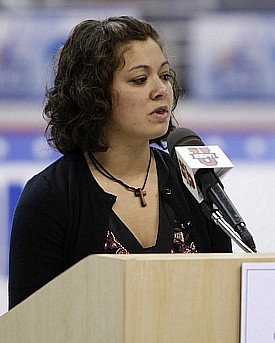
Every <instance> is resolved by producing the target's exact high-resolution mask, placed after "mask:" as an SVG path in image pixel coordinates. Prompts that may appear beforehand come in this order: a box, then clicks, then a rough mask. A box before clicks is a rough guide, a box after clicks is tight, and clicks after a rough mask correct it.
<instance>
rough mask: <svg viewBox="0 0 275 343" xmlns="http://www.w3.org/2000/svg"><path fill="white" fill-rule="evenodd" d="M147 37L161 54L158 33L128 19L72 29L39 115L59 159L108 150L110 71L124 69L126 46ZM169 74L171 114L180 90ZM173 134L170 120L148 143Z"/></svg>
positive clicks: (172, 73) (137, 21)
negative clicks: (74, 153)
mask: <svg viewBox="0 0 275 343" xmlns="http://www.w3.org/2000/svg"><path fill="white" fill-rule="evenodd" d="M149 37H151V38H152V39H153V40H154V41H155V42H157V44H158V45H159V46H160V48H161V50H162V51H163V47H162V44H161V42H160V37H159V34H158V32H157V31H156V30H155V29H154V28H153V27H152V26H151V25H150V24H149V23H148V22H146V21H143V20H138V19H135V18H133V17H128V16H121V17H111V18H109V19H105V20H103V21H98V20H85V21H83V22H81V23H79V24H78V25H77V26H76V27H75V28H74V29H73V31H72V32H71V33H70V35H69V37H68V39H67V41H66V43H65V44H64V46H63V47H62V48H61V49H60V51H59V53H58V54H57V56H56V57H57V65H56V67H57V71H56V76H55V80H54V85H53V87H52V88H50V89H48V90H47V91H46V104H45V108H44V111H43V116H44V118H45V119H46V120H47V127H46V130H45V136H46V138H47V141H48V143H49V144H50V146H52V147H53V148H54V149H57V150H58V151H59V152H61V153H63V154H65V153H68V152H71V151H74V150H79V149H81V150H83V151H91V152H95V151H106V150H107V149H108V141H107V139H106V137H105V136H104V128H105V126H106V123H107V122H108V120H109V118H110V116H111V113H112V99H111V94H110V85H111V82H112V80H113V75H114V72H115V71H116V70H117V69H118V68H119V67H120V66H121V65H123V63H124V59H123V53H124V52H125V51H126V50H127V48H128V46H129V44H130V43H131V41H134V40H140V41H145V40H147V39H148V38H149ZM171 75H172V78H171V82H172V87H173V96H174V103H173V110H174V109H175V107H176V104H177V101H178V98H179V94H180V89H179V85H178V82H177V80H176V74H175V72H174V71H173V70H171ZM173 129H174V125H173V124H172V119H170V123H169V128H168V131H167V133H166V134H165V136H163V137H160V138H158V139H154V140H152V141H151V143H152V142H155V143H157V144H161V141H162V140H163V139H164V138H165V137H166V136H167V135H168V133H170V132H171V131H172V130H173Z"/></svg>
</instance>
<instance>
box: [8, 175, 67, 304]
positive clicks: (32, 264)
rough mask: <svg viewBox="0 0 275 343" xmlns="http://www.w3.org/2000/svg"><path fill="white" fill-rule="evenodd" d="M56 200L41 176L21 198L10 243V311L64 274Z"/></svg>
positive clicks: (61, 228)
mask: <svg viewBox="0 0 275 343" xmlns="http://www.w3.org/2000/svg"><path fill="white" fill-rule="evenodd" d="M57 197H58V194H56V192H55V191H54V189H52V187H51V185H50V184H49V183H48V181H47V180H46V179H44V178H43V177H41V176H40V177H34V178H33V179H31V180H30V181H29V182H28V183H27V184H26V186H25V188H24V190H23V192H22V194H21V197H20V199H19V202H18V204H17V207H16V210H15V213H14V217H13V224H12V232H11V240H10V260H9V308H12V307H14V306H15V305H17V304H18V303H19V302H21V301H22V300H24V299H25V298H27V297H28V296H29V295H30V294H32V293H34V292H35V291H36V290H38V289H39V288H40V287H41V286H43V285H44V284H45V283H47V282H48V281H50V280H51V279H53V278H54V277H55V276H57V275H58V274H60V273H61V272H62V271H63V255H64V239H65V232H64V216H62V212H64V211H62V209H61V208H60V204H62V201H60V199H58V201H57ZM57 203H58V205H57ZM62 222H63V223H62Z"/></svg>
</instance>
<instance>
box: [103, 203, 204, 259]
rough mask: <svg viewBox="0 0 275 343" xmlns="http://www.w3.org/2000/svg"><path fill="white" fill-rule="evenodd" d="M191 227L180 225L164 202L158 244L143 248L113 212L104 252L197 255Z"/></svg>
mask: <svg viewBox="0 0 275 343" xmlns="http://www.w3.org/2000/svg"><path fill="white" fill-rule="evenodd" d="M191 225H192V223H190V222H188V223H186V224H185V225H184V224H183V223H179V221H178V220H177V218H176V216H175V213H174V211H173V210H172V209H171V207H170V206H169V205H168V204H167V203H166V202H164V201H162V202H161V204H160V220H159V229H158V235H157V240H156V244H155V245H154V246H152V247H149V248H143V247H142V245H141V244H140V243H139V241H138V240H137V239H136V237H135V236H134V235H133V234H132V232H131V231H130V230H129V229H128V228H127V227H126V226H125V224H124V223H123V222H122V221H121V220H120V218H119V217H118V216H117V215H116V214H115V213H114V212H113V214H112V216H111V219H110V225H109V228H110V229H109V230H108V232H107V237H106V242H105V247H104V250H105V252H106V253H113V254H129V253H196V252H197V249H196V246H195V243H194V242H193V240H192V237H191V236H190V234H189V233H188V227H189V226H191Z"/></svg>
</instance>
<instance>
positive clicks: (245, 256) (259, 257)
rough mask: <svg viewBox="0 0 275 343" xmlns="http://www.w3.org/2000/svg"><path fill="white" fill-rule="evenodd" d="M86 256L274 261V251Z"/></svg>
mask: <svg viewBox="0 0 275 343" xmlns="http://www.w3.org/2000/svg"><path fill="white" fill-rule="evenodd" d="M87 258H96V259H98V258H99V259H113V260H121V261H181V260H185V261H186V260H193V261H194V260H196V261H197V260H244V262H246V261H249V260H253V261H258V262H261V261H262V262H264V261H266V260H270V261H275V253H257V254H250V253H198V254H127V255H113V254H95V255H90V256H88V257H87Z"/></svg>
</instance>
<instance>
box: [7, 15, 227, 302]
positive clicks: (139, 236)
mask: <svg viewBox="0 0 275 343" xmlns="http://www.w3.org/2000/svg"><path fill="white" fill-rule="evenodd" d="M178 96H179V88H178V85H177V81H176V78H175V73H174V72H173V70H172V69H171V68H170V66H169V62H168V60H167V58H166V57H165V54H164V51H163V47H162V45H161V43H160V41H159V35H158V33H157V32H156V30H155V29H154V28H153V27H152V26H151V25H149V24H148V23H147V22H145V21H141V20H137V19H134V18H132V17H118V18H109V19H107V20H103V21H96V20H87V21H84V22H82V23H80V24H79V25H77V26H76V27H75V29H74V30H73V32H72V33H71V35H70V36H69V38H68V40H67V42H66V43H65V45H64V47H63V48H62V49H61V51H60V54H59V59H58V66H57V74H56V78H55V83H54V86H53V88H51V89H50V90H49V91H48V92H47V103H46V106H45V111H44V115H45V117H46V118H47V119H48V126H47V133H48V141H49V143H50V144H51V145H52V146H54V147H55V148H56V149H57V150H59V151H60V152H61V153H62V154H63V156H62V157H61V158H60V159H59V160H57V161H56V162H54V163H53V164H51V165H50V166H49V167H47V168H46V169H45V170H43V171H42V172H41V173H39V174H38V175H36V176H34V177H33V178H32V179H31V180H30V181H29V182H28V183H27V184H26V186H25V189H24V191H23V192H22V195H21V197H20V200H19V202H18V205H17V208H16V211H15V214H14V219H13V228H12V235H11V249H10V275H9V306H10V308H11V307H13V306H15V305H16V304H18V303H19V302H21V301H22V300H23V299H25V298H26V297H27V296H29V295H30V294H32V293H33V292H35V291H36V290H37V289H39V288H40V287H41V286H43V285H44V284H46V283H47V282H49V281H50V280H51V279H53V278H54V277H55V276H57V275H59V274H61V273H62V272H63V271H65V270H66V269H68V268H69V267H70V266H72V265H73V264H75V263H76V262H78V261H79V260H81V259H82V258H84V257H85V256H88V255H90V254H95V253H124V254H126V253H186V252H191V253H196V252H231V242H230V239H229V238H228V237H227V236H226V235H225V234H224V233H223V232H222V230H220V229H219V228H217V227H216V226H215V225H214V224H212V223H210V222H209V221H208V220H207V219H206V217H204V216H203V214H202V213H201V211H200V208H199V206H198V205H197V203H196V201H195V200H194V199H193V197H192V196H191V195H189V192H188V191H187V190H186V188H185V187H184V185H183V183H182V181H181V176H180V174H179V170H178V168H177V166H176V164H175V163H174V162H173V161H172V159H171V158H170V156H169V155H168V154H167V153H166V152H163V151H162V150H161V149H156V148H152V147H151V146H150V143H157V144H161V142H162V140H164V139H165V137H166V136H167V135H168V134H169V132H171V130H172V129H173V125H172V111H173V109H174V108H175V106H176V104H177V100H178Z"/></svg>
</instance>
